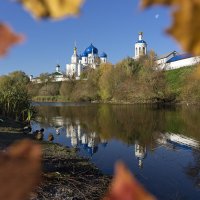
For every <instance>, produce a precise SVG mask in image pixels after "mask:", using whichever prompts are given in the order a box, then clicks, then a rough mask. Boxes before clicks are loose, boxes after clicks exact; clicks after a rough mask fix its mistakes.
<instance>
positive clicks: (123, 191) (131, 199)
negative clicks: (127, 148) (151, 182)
mask: <svg viewBox="0 0 200 200" xmlns="http://www.w3.org/2000/svg"><path fill="white" fill-rule="evenodd" d="M103 200H155V197H153V196H152V195H151V194H150V193H148V192H147V191H146V190H145V189H144V188H143V187H142V186H141V185H140V184H139V183H138V182H137V181H136V179H135V178H134V177H133V175H132V174H131V172H129V170H128V169H127V168H126V167H125V165H124V164H123V163H121V162H118V163H117V164H116V166H115V175H114V178H113V180H112V183H111V185H110V189H109V191H108V194H107V195H106V196H105V197H104V199H103Z"/></svg>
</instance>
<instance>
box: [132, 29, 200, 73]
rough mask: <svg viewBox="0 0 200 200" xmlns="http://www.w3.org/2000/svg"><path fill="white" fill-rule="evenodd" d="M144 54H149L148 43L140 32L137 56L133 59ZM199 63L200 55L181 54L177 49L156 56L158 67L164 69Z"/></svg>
mask: <svg viewBox="0 0 200 200" xmlns="http://www.w3.org/2000/svg"><path fill="white" fill-rule="evenodd" d="M144 55H147V43H146V42H145V41H144V40H143V33H142V32H140V33H139V38H138V41H137V42H136V43H135V56H134V57H133V59H139V58H140V57H141V56H144ZM199 63H200V56H192V55H190V54H187V53H184V54H179V53H178V52H176V51H172V52H169V53H166V54H164V55H161V56H159V57H157V58H156V64H157V65H158V68H159V69H163V70H172V69H178V68H181V67H187V66H192V65H196V64H199Z"/></svg>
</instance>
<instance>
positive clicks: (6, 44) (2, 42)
mask: <svg viewBox="0 0 200 200" xmlns="http://www.w3.org/2000/svg"><path fill="white" fill-rule="evenodd" d="M0 36H1V39H0V57H2V56H4V55H5V54H6V53H7V52H8V50H9V48H10V47H11V46H12V45H14V44H17V43H20V42H22V41H23V37H22V36H21V35H17V34H15V33H13V32H12V30H11V28H10V27H8V26H7V25H5V24H2V23H0Z"/></svg>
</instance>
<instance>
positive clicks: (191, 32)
mask: <svg viewBox="0 0 200 200" xmlns="http://www.w3.org/2000/svg"><path fill="white" fill-rule="evenodd" d="M156 4H160V5H170V6H171V7H172V8H173V14H172V17H173V24H172V26H171V27H170V28H169V29H168V30H167V31H166V32H167V33H168V34H170V35H172V36H173V37H174V38H175V39H176V40H177V41H178V42H179V43H180V44H181V46H182V48H183V50H184V51H186V52H190V53H192V54H193V55H200V37H199V30H200V21H199V19H200V1H199V0H189V1H188V0H142V6H143V7H148V6H151V5H156Z"/></svg>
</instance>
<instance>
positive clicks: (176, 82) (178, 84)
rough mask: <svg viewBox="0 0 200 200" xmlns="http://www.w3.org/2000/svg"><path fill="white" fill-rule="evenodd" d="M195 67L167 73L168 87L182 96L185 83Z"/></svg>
mask: <svg viewBox="0 0 200 200" xmlns="http://www.w3.org/2000/svg"><path fill="white" fill-rule="evenodd" d="M194 68H195V67H182V68H179V69H174V70H168V71H166V72H165V78H166V82H167V86H168V88H169V89H170V91H172V92H173V93H176V94H177V95H178V94H180V92H181V89H182V87H183V86H184V82H185V80H186V78H187V77H188V75H190V73H191V72H192V71H193V70H194Z"/></svg>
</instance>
